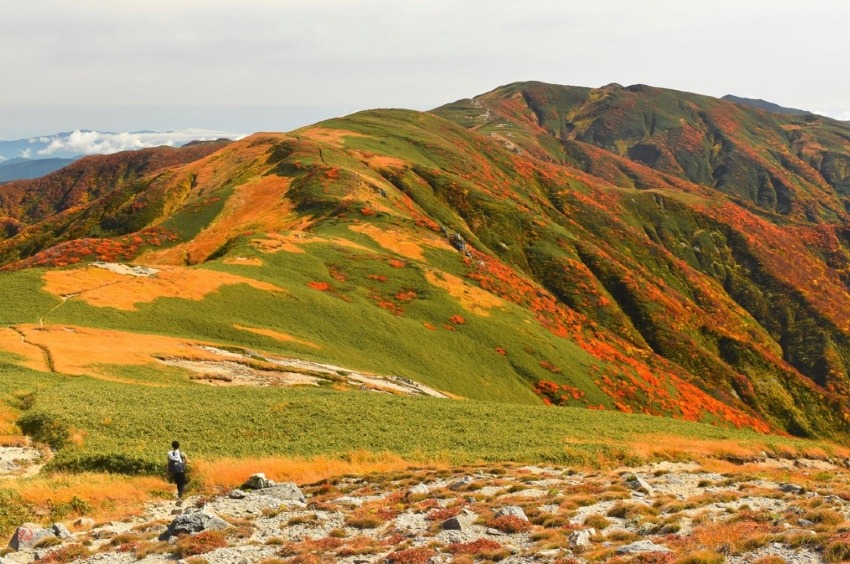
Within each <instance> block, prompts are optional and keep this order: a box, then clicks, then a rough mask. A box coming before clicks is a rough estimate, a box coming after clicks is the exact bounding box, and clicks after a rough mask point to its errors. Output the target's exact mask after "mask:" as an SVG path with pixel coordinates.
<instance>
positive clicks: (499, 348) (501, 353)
mask: <svg viewBox="0 0 850 564" xmlns="http://www.w3.org/2000/svg"><path fill="white" fill-rule="evenodd" d="M496 352H497V353H499V354H500V355H502V356H507V354H508V351H507V350H506V349H505V348H504V347H496Z"/></svg>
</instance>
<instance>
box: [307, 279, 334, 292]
mask: <svg viewBox="0 0 850 564" xmlns="http://www.w3.org/2000/svg"><path fill="white" fill-rule="evenodd" d="M307 285H308V286H310V287H311V288H313V289H314V290H318V291H320V292H327V291H329V290H330V289H331V285H330V284H328V283H327V282H315V281H313V282H307Z"/></svg>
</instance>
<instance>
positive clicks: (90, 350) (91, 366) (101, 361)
mask: <svg viewBox="0 0 850 564" xmlns="http://www.w3.org/2000/svg"><path fill="white" fill-rule="evenodd" d="M18 329H19V330H20V331H21V332H22V333H23V334H24V335H25V336H26V339H27V341H29V342H31V343H35V344H37V345H40V346H43V347H46V348H47V349H48V350H50V354H51V357H52V358H53V365H54V367H55V368H56V371H57V372H61V373H63V374H72V375H83V374H86V375H91V376H96V377H99V378H102V379H109V380H117V379H115V378H113V377H111V376H110V375H109V374H108V373H106V372H104V371H103V368H102V365H109V364H111V365H116V364H118V365H133V364H136V365H138V364H151V363H154V362H156V360H155V359H154V358H153V355H165V356H176V355H179V356H186V355H189V354H191V355H192V356H196V357H199V358H207V359H215V358H217V357H216V356H215V355H214V354H213V353H210V352H207V351H204V350H202V349H198V348H197V347H195V346H193V345H194V344H195V343H193V342H190V341H186V340H184V339H176V338H172V337H162V336H159V335H147V334H144V333H129V332H125V331H112V330H107V329H93V328H89V327H79V326H70V325H44V326H39V325H20V326H18ZM133 383H135V384H139V382H138V381H134V382H133Z"/></svg>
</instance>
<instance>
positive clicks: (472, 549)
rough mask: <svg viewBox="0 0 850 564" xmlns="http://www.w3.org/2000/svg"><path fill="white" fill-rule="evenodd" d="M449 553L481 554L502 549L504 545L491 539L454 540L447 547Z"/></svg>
mask: <svg viewBox="0 0 850 564" xmlns="http://www.w3.org/2000/svg"><path fill="white" fill-rule="evenodd" d="M445 550H446V552H448V553H449V554H481V553H482V552H495V551H498V550H502V545H501V544H499V543H498V542H496V541H494V540H490V539H478V540H476V541H472V542H453V543H452V544H450V545H449V546H447V547H446V548H445Z"/></svg>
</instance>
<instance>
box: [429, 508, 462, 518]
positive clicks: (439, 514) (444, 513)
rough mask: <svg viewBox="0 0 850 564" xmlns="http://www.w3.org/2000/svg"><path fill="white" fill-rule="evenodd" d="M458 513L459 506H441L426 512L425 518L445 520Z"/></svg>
mask: <svg viewBox="0 0 850 564" xmlns="http://www.w3.org/2000/svg"><path fill="white" fill-rule="evenodd" d="M458 513H460V507H443V508H440V509H435V510H434V511H431V512H430V513H428V515H426V516H425V518H426V519H427V520H429V521H445V520H446V519H451V518H452V517H454V516H455V515H457V514H458Z"/></svg>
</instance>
